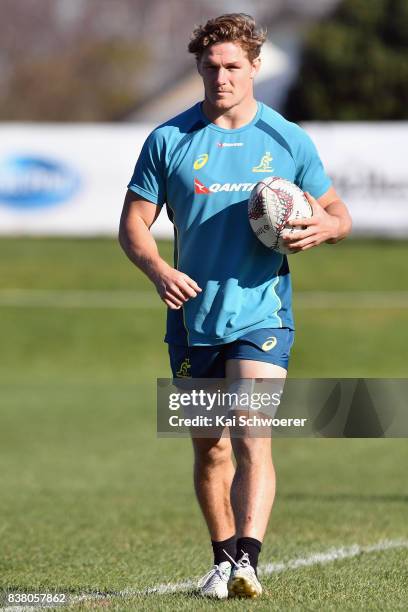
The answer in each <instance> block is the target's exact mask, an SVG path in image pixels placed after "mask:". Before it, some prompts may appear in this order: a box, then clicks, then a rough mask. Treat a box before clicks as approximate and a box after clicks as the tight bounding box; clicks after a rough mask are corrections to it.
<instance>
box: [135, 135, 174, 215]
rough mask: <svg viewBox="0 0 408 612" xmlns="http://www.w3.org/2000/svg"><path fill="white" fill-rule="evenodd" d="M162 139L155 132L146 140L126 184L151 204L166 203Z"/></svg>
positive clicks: (159, 204) (160, 204)
mask: <svg viewBox="0 0 408 612" xmlns="http://www.w3.org/2000/svg"><path fill="white" fill-rule="evenodd" d="M164 160H165V146H164V138H163V136H162V135H160V134H159V133H158V132H157V131H154V132H152V133H151V134H150V135H149V136H148V138H147V139H146V141H145V143H144V145H143V147H142V150H141V152H140V155H139V159H138V160H137V162H136V166H135V169H134V172H133V176H132V178H131V180H130V183H129V184H128V189H130V190H131V191H134V192H135V193H137V194H138V195H140V196H141V197H143V198H145V199H146V200H148V201H149V202H152V203H153V204H157V205H158V206H163V204H164V203H165V201H166V179H165V161H164Z"/></svg>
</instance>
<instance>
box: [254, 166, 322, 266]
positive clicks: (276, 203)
mask: <svg viewBox="0 0 408 612" xmlns="http://www.w3.org/2000/svg"><path fill="white" fill-rule="evenodd" d="M312 214H313V211H312V207H311V206H310V204H309V202H308V200H307V199H306V196H305V194H304V193H303V191H302V190H301V189H299V187H298V186H297V185H295V184H294V183H291V182H290V181H288V180H286V179H283V178H280V177H279V176H268V177H266V178H264V179H262V181H259V183H257V184H256V185H255V187H254V188H253V190H252V192H251V195H250V197H249V200H248V217H249V223H250V225H251V227H252V230H253V231H254V233H255V236H256V237H257V238H258V240H260V241H261V242H262V243H263V244H264V245H265V246H267V247H268V248H269V249H273V250H275V251H278V253H282V254H283V255H289V254H290V253H291V251H290V250H289V249H288V248H287V247H286V246H285V245H284V243H283V240H282V237H284V236H286V235H287V234H288V233H290V234H295V233H296V232H298V231H299V230H300V229H302V228H294V227H291V226H290V225H288V221H290V220H292V219H305V218H310V217H311V216H312Z"/></svg>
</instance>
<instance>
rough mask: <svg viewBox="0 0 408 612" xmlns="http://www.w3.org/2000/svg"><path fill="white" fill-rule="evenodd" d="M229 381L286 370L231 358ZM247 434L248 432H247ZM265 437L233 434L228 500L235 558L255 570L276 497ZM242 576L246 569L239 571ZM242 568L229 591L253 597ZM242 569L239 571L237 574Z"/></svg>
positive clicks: (255, 585)
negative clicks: (244, 560) (232, 472)
mask: <svg viewBox="0 0 408 612" xmlns="http://www.w3.org/2000/svg"><path fill="white" fill-rule="evenodd" d="M226 376H227V379H228V380H229V381H231V382H232V381H234V380H238V379H253V378H271V379H272V378H285V377H286V370H285V369H284V368H282V367H280V366H276V365H274V364H270V363H264V362H257V361H247V360H241V359H230V360H228V361H227V363H226ZM249 434H250V432H249ZM263 435H264V437H252V436H251V435H249V436H244V437H232V439H231V440H232V446H233V450H234V454H235V459H236V462H237V468H236V472H235V476H234V479H233V482H232V487H231V501H232V506H233V510H234V516H235V524H236V528H237V538H238V539H237V557H236V560H239V558H240V557H241V556H242V554H243V553H244V554H247V555H248V557H247V558H248V559H249V562H250V564H251V567H252V568H254V570H255V572H256V568H257V563H258V555H259V552H260V550H261V545H262V540H263V538H264V535H265V531H266V528H267V525H268V521H269V517H270V513H271V510H272V505H273V501H274V497H275V470H274V467H273V463H272V452H271V432H270V430H268V431H267V432H265V433H264V434H263ZM242 571H243V572H244V573H243V577H244V578H245V577H246V575H247V574H248V570H242ZM242 571H241V570H239V569H238V570H236V571H235V572H233V575H232V579H231V580H232V582H234V580H233V578H234V576H235V584H232V585H231V591H232V594H236V595H244V596H255V595H259V594H260V593H261V592H262V589H261V586H260V584H259V582H258V581H257V580H256V578H254V579H253V580H252V579H251V575H249V582H248V581H246V580H242V576H241V573H242ZM240 572H241V573H240Z"/></svg>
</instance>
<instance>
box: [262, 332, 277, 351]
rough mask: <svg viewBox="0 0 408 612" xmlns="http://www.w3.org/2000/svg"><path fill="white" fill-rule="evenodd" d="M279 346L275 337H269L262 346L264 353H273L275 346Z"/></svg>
mask: <svg viewBox="0 0 408 612" xmlns="http://www.w3.org/2000/svg"><path fill="white" fill-rule="evenodd" d="M277 344H278V341H277V339H276V338H275V336H269V337H268V338H267V339H266V340H265V342H264V343H263V345H262V347H261V348H262V350H263V351H271V350H272V349H273V348H275V346H276V345H277Z"/></svg>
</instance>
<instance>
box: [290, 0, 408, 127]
mask: <svg viewBox="0 0 408 612" xmlns="http://www.w3.org/2000/svg"><path fill="white" fill-rule="evenodd" d="M407 48H408V2H407V1H406V0H371V1H370V2H367V0H343V1H342V2H341V3H340V5H339V6H338V7H337V9H336V10H335V12H334V13H333V15H332V16H331V17H330V18H328V19H326V20H325V21H323V22H321V23H319V24H318V25H316V26H315V27H313V28H312V29H311V30H310V32H309V33H308V35H307V37H306V40H305V46H304V53H303V58H302V62H301V66H300V70H299V76H298V80H297V82H296V83H295V84H294V86H293V87H292V89H291V90H290V92H289V94H288V98H287V102H286V108H285V110H284V114H285V115H286V116H287V117H288V118H289V119H291V120H293V121H302V120H387V119H406V118H408V60H407Z"/></svg>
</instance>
